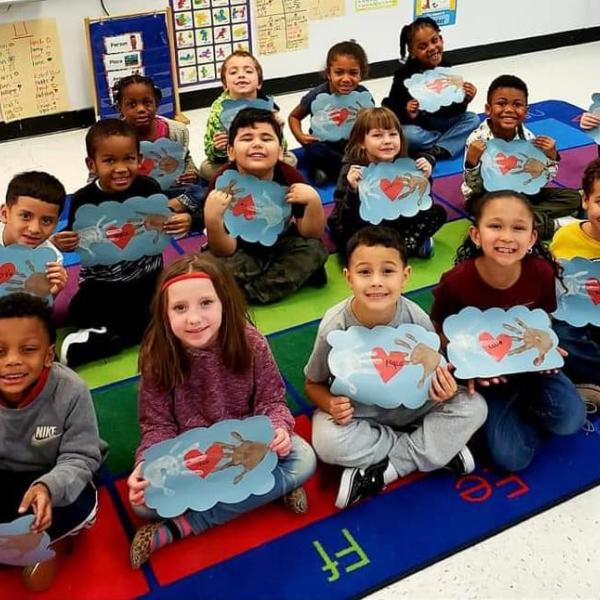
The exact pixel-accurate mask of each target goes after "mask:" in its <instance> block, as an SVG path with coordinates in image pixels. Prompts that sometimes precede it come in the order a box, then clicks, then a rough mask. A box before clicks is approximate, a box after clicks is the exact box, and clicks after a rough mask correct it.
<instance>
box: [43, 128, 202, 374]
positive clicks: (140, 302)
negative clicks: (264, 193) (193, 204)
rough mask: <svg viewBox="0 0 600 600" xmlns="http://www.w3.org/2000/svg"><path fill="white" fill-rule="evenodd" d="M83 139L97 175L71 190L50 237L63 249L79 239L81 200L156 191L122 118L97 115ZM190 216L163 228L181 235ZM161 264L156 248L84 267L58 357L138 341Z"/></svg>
mask: <svg viewBox="0 0 600 600" xmlns="http://www.w3.org/2000/svg"><path fill="white" fill-rule="evenodd" d="M85 144H86V150H87V158H86V165H87V167H88V169H89V170H90V171H91V172H92V173H93V174H94V175H95V177H96V179H95V180H94V181H92V182H91V183H89V184H88V185H86V186H85V187H83V188H81V189H80V190H78V191H77V192H75V194H73V198H72V200H71V206H70V208H69V215H68V221H67V226H66V230H65V231H61V232H60V233H57V234H55V235H54V243H55V244H56V245H57V246H58V247H59V248H60V249H61V250H65V251H67V250H69V251H70V250H75V249H76V248H77V246H78V244H79V234H78V233H77V232H74V231H73V223H74V221H75V213H76V212H77V209H78V208H79V207H80V206H82V205H84V204H93V205H95V206H99V205H100V204H101V203H103V202H106V201H108V200H112V201H116V202H125V200H127V199H129V198H132V197H134V196H142V197H146V198H147V197H149V196H151V195H153V194H160V193H161V189H160V186H159V185H158V183H157V182H156V181H155V180H154V179H152V178H150V177H145V176H143V175H138V168H139V163H140V152H139V141H138V139H137V135H136V132H135V130H134V129H132V127H131V126H130V125H128V124H127V123H126V122H125V121H121V120H120V119H104V120H102V121H98V122H97V123H96V124H95V125H92V127H90V129H89V131H88V133H87V135H86V138H85ZM191 220H192V218H191V216H190V215H189V214H187V213H178V214H174V215H173V216H172V217H170V218H169V220H168V221H167V222H166V224H165V226H164V231H165V233H168V234H171V235H183V234H185V233H187V232H188V231H189V228H190V224H191ZM162 267H163V259H162V255H160V254H159V255H155V256H142V257H141V258H139V259H137V260H123V261H120V262H118V263H115V264H113V265H94V266H91V267H83V268H82V269H81V271H80V275H79V290H78V292H77V293H76V294H75V296H74V297H73V299H72V300H71V304H70V306H69V319H70V320H71V322H72V323H73V324H74V325H75V326H76V327H77V328H79V331H77V332H75V333H72V334H69V335H68V336H66V337H65V339H64V341H63V344H62V347H61V362H63V363H65V364H68V365H69V366H70V367H73V368H74V367H76V366H78V365H80V364H82V363H85V362H90V361H92V360H96V359H99V358H104V357H106V356H110V355H111V354H115V353H117V352H119V351H120V350H121V349H123V348H125V347H126V346H130V345H133V344H137V343H139V341H140V340H141V338H142V335H143V333H144V329H145V328H146V325H147V324H148V321H149V319H150V308H149V307H150V303H151V300H152V296H153V295H154V288H155V287H156V280H157V279H158V276H159V274H160V272H161V270H162Z"/></svg>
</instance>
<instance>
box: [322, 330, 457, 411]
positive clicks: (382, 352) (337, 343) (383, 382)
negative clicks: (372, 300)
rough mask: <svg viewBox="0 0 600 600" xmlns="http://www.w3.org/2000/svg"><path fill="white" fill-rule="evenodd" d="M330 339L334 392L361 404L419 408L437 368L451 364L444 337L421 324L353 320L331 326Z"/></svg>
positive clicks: (427, 392) (330, 364) (330, 360)
mask: <svg viewBox="0 0 600 600" xmlns="http://www.w3.org/2000/svg"><path fill="white" fill-rule="evenodd" d="M327 341H328V342H329V345H330V346H331V351H330V352H329V357H328V359H327V360H328V363H329V369H330V371H331V373H332V374H333V375H334V377H335V379H334V381H333V384H332V386H331V393H332V394H335V395H337V396H348V397H349V398H352V400H355V401H356V402H360V403H361V404H369V405H377V406H381V407H383V408H397V407H398V406H400V405H403V406H405V407H407V408H418V407H419V406H422V405H423V404H425V402H426V401H427V399H428V397H429V388H430V387H431V379H432V377H433V374H434V373H435V370H436V368H437V367H438V366H440V365H442V366H443V365H445V364H446V361H445V359H444V357H443V356H442V355H441V354H440V353H439V352H438V351H439V348H440V338H439V336H438V335H437V334H436V333H434V332H432V331H427V330H426V329H424V328H423V327H420V326H419V325H399V326H398V327H388V326H382V325H378V326H377V327H373V328H372V329H369V328H367V327H362V326H356V325H353V326H351V327H349V328H348V329H346V330H345V331H331V332H330V333H329V335H328V336H327Z"/></svg>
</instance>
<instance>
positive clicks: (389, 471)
mask: <svg viewBox="0 0 600 600" xmlns="http://www.w3.org/2000/svg"><path fill="white" fill-rule="evenodd" d="M396 479H398V473H396V469H394V467H393V466H392V463H391V462H388V466H387V467H386V468H385V471H384V472H383V483H385V485H387V484H388V483H392V481H396Z"/></svg>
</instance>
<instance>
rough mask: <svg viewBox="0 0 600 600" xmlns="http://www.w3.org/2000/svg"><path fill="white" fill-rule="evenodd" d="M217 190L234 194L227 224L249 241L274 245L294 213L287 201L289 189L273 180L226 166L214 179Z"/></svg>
mask: <svg viewBox="0 0 600 600" xmlns="http://www.w3.org/2000/svg"><path fill="white" fill-rule="evenodd" d="M215 189H218V190H225V191H226V192H228V193H229V194H231V195H232V196H233V200H232V201H231V204H230V205H229V207H228V209H227V210H226V211H225V217H224V222H225V227H227V230H228V231H229V233H230V234H231V235H232V236H234V237H241V238H242V239H244V240H246V241H247V242H258V243H259V244H262V245H263V246H272V245H273V244H274V243H275V242H276V240H277V238H278V237H279V234H280V233H281V232H282V231H283V230H284V229H285V226H286V224H287V222H288V221H289V218H290V215H291V214H292V207H291V206H290V205H289V204H288V203H287V202H286V201H285V195H286V193H287V188H286V187H284V186H282V185H279V184H278V183H276V182H274V181H264V180H262V179H258V177H254V176H252V175H242V174H241V173H238V172H237V171H235V170H234V169H227V170H226V171H225V172H224V173H223V174H222V175H221V176H220V177H219V178H218V179H217V181H216V182H215Z"/></svg>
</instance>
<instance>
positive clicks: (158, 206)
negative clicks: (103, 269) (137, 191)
mask: <svg viewBox="0 0 600 600" xmlns="http://www.w3.org/2000/svg"><path fill="white" fill-rule="evenodd" d="M167 202H168V200H167V197H166V196H164V195H163V194H154V195H152V196H150V197H148V198H142V197H141V196H135V197H133V198H129V199H128V200H126V201H125V202H114V201H112V200H111V201H108V202H102V203H101V204H100V205H98V206H95V205H93V204H84V205H83V206H80V207H79V208H78V209H77V212H76V213H75V222H74V224H73V231H76V232H77V233H78V234H79V246H78V248H77V252H79V255H80V257H81V265H82V266H83V267H89V266H92V265H113V264H115V263H117V262H120V261H122V260H137V259H138V258H141V257H142V256H154V255H156V254H161V253H162V251H163V250H164V249H165V247H166V246H167V245H168V244H169V242H170V241H171V237H170V236H169V235H167V234H166V233H164V232H163V227H164V225H165V223H166V222H167V221H168V219H169V218H170V216H171V215H172V213H171V211H170V210H169V207H168V205H167Z"/></svg>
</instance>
